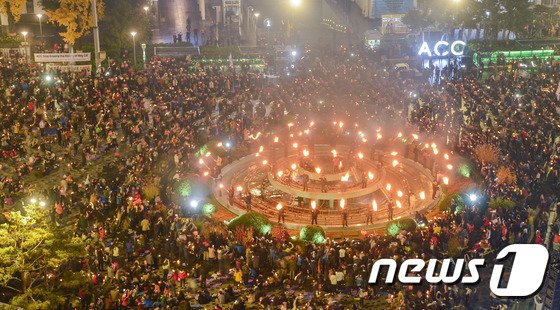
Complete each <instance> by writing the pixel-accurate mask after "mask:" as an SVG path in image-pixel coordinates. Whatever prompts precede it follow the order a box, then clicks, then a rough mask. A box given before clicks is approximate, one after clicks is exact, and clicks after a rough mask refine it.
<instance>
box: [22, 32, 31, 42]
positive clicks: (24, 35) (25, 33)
mask: <svg viewBox="0 0 560 310" xmlns="http://www.w3.org/2000/svg"><path fill="white" fill-rule="evenodd" d="M28 33H29V32H27V31H22V32H21V35H22V36H23V42H26V43H27V34H28Z"/></svg>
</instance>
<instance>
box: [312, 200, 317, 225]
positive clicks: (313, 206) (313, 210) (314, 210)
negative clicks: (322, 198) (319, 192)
mask: <svg viewBox="0 0 560 310" xmlns="http://www.w3.org/2000/svg"><path fill="white" fill-rule="evenodd" d="M318 218H319V210H317V206H316V205H315V201H312V202H311V225H319V224H317V219H318Z"/></svg>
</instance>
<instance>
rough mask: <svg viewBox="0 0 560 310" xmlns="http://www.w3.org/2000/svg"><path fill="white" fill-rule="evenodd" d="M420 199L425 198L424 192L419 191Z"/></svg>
mask: <svg viewBox="0 0 560 310" xmlns="http://www.w3.org/2000/svg"><path fill="white" fill-rule="evenodd" d="M420 199H422V200H424V199H426V193H425V192H423V191H422V192H420Z"/></svg>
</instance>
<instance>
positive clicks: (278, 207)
mask: <svg viewBox="0 0 560 310" xmlns="http://www.w3.org/2000/svg"><path fill="white" fill-rule="evenodd" d="M281 209H282V204H281V203H278V204H277V205H276V210H278V211H280V210H281Z"/></svg>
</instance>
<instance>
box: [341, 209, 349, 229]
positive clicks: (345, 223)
mask: <svg viewBox="0 0 560 310" xmlns="http://www.w3.org/2000/svg"><path fill="white" fill-rule="evenodd" d="M340 208H341V209H342V227H348V209H346V208H345V207H344V205H343V204H342V205H340Z"/></svg>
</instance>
